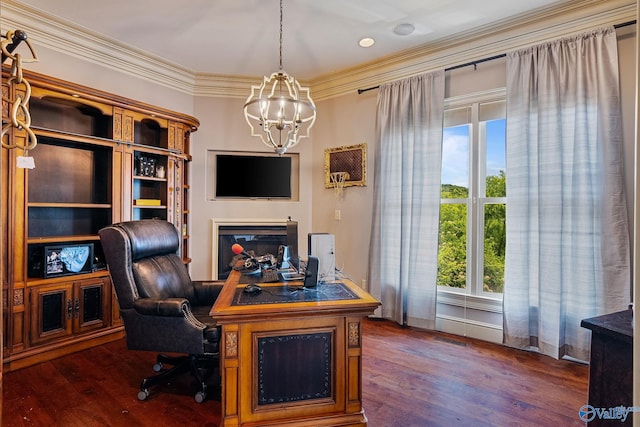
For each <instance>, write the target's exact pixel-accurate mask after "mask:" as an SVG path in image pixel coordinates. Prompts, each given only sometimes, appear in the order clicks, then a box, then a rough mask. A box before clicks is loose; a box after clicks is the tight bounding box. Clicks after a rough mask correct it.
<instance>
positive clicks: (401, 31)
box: [393, 22, 416, 36]
mask: <svg viewBox="0 0 640 427" xmlns="http://www.w3.org/2000/svg"><path fill="white" fill-rule="evenodd" d="M415 29H416V27H415V26H414V25H413V24H409V23H408V22H405V23H404V24H398V25H396V26H395V28H394V29H393V32H394V33H396V34H397V35H399V36H408V35H409V34H411V33H413V32H414V31H415Z"/></svg>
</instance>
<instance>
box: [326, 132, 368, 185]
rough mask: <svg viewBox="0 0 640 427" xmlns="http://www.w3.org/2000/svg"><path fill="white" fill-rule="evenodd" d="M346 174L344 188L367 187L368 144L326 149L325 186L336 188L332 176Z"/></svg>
mask: <svg viewBox="0 0 640 427" xmlns="http://www.w3.org/2000/svg"><path fill="white" fill-rule="evenodd" d="M336 173H346V175H344V184H343V186H344V187H365V186H366V185H367V144H365V143H363V144H357V145H348V146H342V147H334V148H325V150H324V186H325V188H334V187H336V181H335V178H334V179H332V174H334V177H335V174H336Z"/></svg>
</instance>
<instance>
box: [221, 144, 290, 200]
mask: <svg viewBox="0 0 640 427" xmlns="http://www.w3.org/2000/svg"><path fill="white" fill-rule="evenodd" d="M215 177H216V186H215V187H216V197H220V198H269V199H271V198H284V199H287V198H291V157H287V156H282V157H280V156H261V155H241V154H217V155H216V171H215Z"/></svg>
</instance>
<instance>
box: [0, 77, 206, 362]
mask: <svg viewBox="0 0 640 427" xmlns="http://www.w3.org/2000/svg"><path fill="white" fill-rule="evenodd" d="M25 78H27V79H28V81H29V82H30V83H31V87H32V93H31V99H30V103H29V111H30V114H31V128H32V130H33V131H34V133H35V134H36V135H37V138H38V145H37V147H36V148H35V149H33V150H31V151H30V152H29V153H28V154H29V155H30V156H32V157H33V158H34V162H35V168H34V169H21V168H19V167H18V166H17V156H20V155H23V154H24V153H22V152H18V151H19V150H16V149H12V150H8V149H5V148H3V149H2V157H1V160H2V182H3V184H2V190H3V203H2V204H0V213H1V215H0V218H1V219H2V222H3V224H2V227H3V230H5V231H4V233H3V236H4V239H3V241H2V245H3V248H2V251H1V253H2V254H4V257H3V259H2V266H3V269H2V271H0V275H1V278H2V292H3V293H2V296H3V300H2V301H3V338H4V339H3V362H4V368H5V369H17V368H20V367H23V366H28V365H30V364H33V363H37V362H40V361H43V360H47V359H50V358H52V357H57V356H59V355H62V354H67V353H70V352H73V351H77V350H80V349H83V348H87V347H89V346H92V345H97V344H100V343H103V342H106V341H109V340H113V339H117V338H120V337H122V336H123V330H122V326H121V322H120V319H119V310H118V307H117V301H116V300H115V296H114V295H113V291H112V289H111V281H110V277H109V272H108V270H107V268H106V265H105V263H104V258H103V253H102V248H101V246H100V239H99V237H98V231H99V230H100V229H101V228H103V227H105V226H106V225H109V224H111V223H114V222H119V221H126V220H139V219H150V218H155V219H158V220H165V221H169V222H172V223H173V224H174V225H175V226H176V228H177V229H178V230H179V232H180V233H181V234H183V240H182V248H181V251H182V255H183V258H184V259H185V262H186V263H188V261H189V258H188V256H187V250H188V236H187V235H186V233H184V230H186V229H187V224H188V211H187V210H186V206H187V204H186V202H187V201H186V198H185V197H186V196H185V195H184V194H185V193H186V187H185V186H186V184H185V182H186V180H187V177H186V175H185V174H186V173H187V171H186V168H185V166H184V164H185V163H186V162H187V160H188V159H189V153H188V152H187V151H185V150H188V148H189V138H190V134H191V132H193V131H195V130H196V129H197V126H198V125H199V123H198V121H197V120H196V119H195V118H193V117H190V116H186V115H182V114H179V113H175V112H172V111H168V110H165V109H161V108H157V107H153V106H150V105H147V104H143V103H139V102H136V101H133V100H130V99H127V98H123V97H119V96H116V95H112V94H108V93H105V92H101V91H97V90H94V89H91V88H87V87H82V86H78V85H75V84H73V83H70V82H64V81H60V80H58V79H54V78H50V77H47V76H43V75H40V74H36V73H29V72H25ZM3 82H6V79H3ZM2 89H3V94H4V96H5V99H11V97H12V96H13V95H14V94H12V93H11V91H12V88H9V87H7V86H3V88H2ZM3 110H4V108H3ZM3 115H4V114H3ZM10 138H11V139H12V140H14V141H19V140H21V139H24V138H25V136H24V133H23V132H20V131H15V130H12V131H11V132H10ZM76 247H78V248H79V249H78V250H77V251H74V250H73V248H76ZM61 248H62V249H64V250H65V251H66V252H65V253H66V254H69V253H73V254H74V255H75V254H78V256H80V254H82V255H84V256H88V257H90V258H91V259H90V261H91V262H89V263H87V262H85V261H84V259H85V258H83V259H82V260H81V261H82V262H84V264H77V263H76V264H73V262H72V261H68V260H67V261H65V260H63V261H62V263H63V264H64V265H65V267H64V268H62V269H60V271H58V270H55V269H51V268H50V267H51V265H54V266H57V265H59V264H52V263H51V262H50V261H49V259H50V256H49V255H50V254H53V256H60V255H59V254H60V250H61ZM80 265H83V267H80ZM70 266H73V267H76V268H73V267H70ZM89 266H90V268H89ZM5 267H6V268H5Z"/></svg>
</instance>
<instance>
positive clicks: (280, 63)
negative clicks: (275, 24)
mask: <svg viewBox="0 0 640 427" xmlns="http://www.w3.org/2000/svg"><path fill="white" fill-rule="evenodd" d="M280 71H282V0H280Z"/></svg>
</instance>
